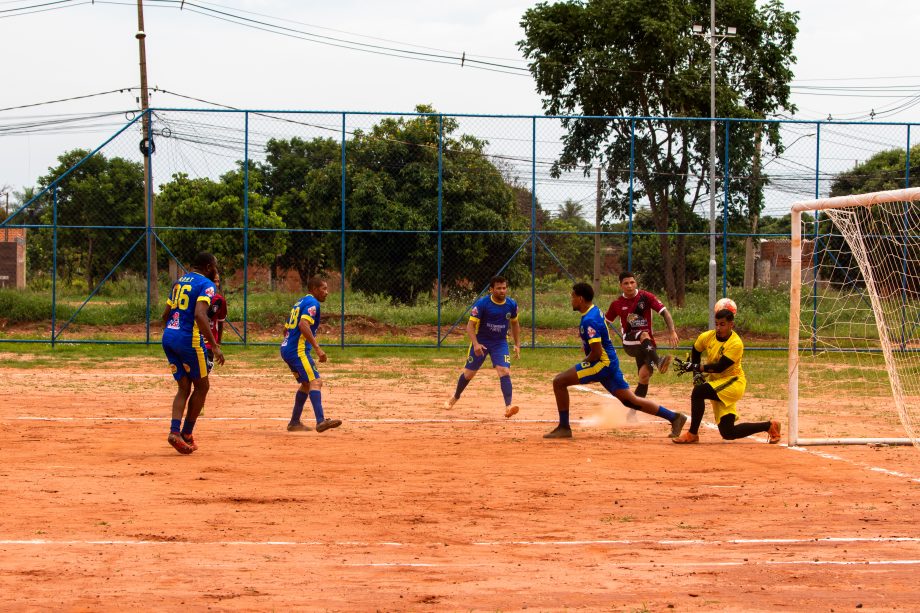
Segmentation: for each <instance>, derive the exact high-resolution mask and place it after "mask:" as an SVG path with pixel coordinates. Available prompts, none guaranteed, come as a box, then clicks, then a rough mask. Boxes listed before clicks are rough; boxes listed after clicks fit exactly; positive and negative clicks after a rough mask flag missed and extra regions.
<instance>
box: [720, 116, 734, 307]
mask: <svg viewBox="0 0 920 613" xmlns="http://www.w3.org/2000/svg"><path fill="white" fill-rule="evenodd" d="M730 127H731V121H729V120H727V119H726V120H725V161H724V163H723V166H724V167H725V173H724V175H723V177H722V296H723V297H724V296H725V295H726V294H727V293H728V192H729V190H730V189H731V176H732V174H731V163H730V161H729V158H728V138H729V128H730Z"/></svg>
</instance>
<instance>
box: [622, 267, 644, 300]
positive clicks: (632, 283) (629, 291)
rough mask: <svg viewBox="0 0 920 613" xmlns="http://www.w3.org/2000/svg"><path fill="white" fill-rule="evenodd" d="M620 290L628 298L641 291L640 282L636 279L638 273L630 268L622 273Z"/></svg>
mask: <svg viewBox="0 0 920 613" xmlns="http://www.w3.org/2000/svg"><path fill="white" fill-rule="evenodd" d="M620 291H621V292H623V295H624V296H626V297H627V298H632V297H633V296H635V295H636V292H638V291H639V282H638V281H636V275H634V274H633V273H632V272H630V271H628V270H624V271H623V272H621V273H620Z"/></svg>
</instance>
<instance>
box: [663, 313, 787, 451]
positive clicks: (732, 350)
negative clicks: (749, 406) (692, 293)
mask: <svg viewBox="0 0 920 613" xmlns="http://www.w3.org/2000/svg"><path fill="white" fill-rule="evenodd" d="M715 320H716V324H715V330H707V331H706V332H703V333H702V334H700V335H699V336H698V337H697V338H696V342H694V343H693V349H691V351H690V361H689V362H680V361H679V362H678V374H683V373H685V372H692V373H695V374H694V386H693V393H692V394H691V395H690V415H691V418H690V427H689V428H688V429H687V431H686V432H684V433H683V434H682V435H681V436H679V437H678V438H675V439H674V442H675V443H679V444H687V443H697V442H699V440H700V437H699V431H700V424H702V423H703V415H704V414H705V413H706V402H705V401H706V400H709V401H711V402H712V412H713V413H714V414H715V417H716V423H717V424H719V434H721V435H722V438H724V439H726V440H734V439H737V438H744V437H746V436H751V435H752V434H757V433H758V432H766V433H767V435H768V436H769V437H770V438H769V441H770V443H771V444H775V443H778V442H779V440H780V423H779V422H778V421H776V420H775V419H771V420H770V421H762V422H755V423H744V424H736V423H735V420H736V419H738V406H737V405H738V401H739V400H741V397H742V396H743V395H744V389H745V387H746V386H747V379H745V376H744V369H742V368H741V357H742V356H743V355H744V343H742V342H741V337H740V336H738V333H737V332H735V330H734V328H735V314H734V313H732V312H731V311H730V310H728V309H722V310H720V311H718V312H717V313H716V318H715ZM704 353H705V356H706V363H705V364H703V363H702V361H701V358H702V357H703V355H704Z"/></svg>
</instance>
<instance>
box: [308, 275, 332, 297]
mask: <svg viewBox="0 0 920 613" xmlns="http://www.w3.org/2000/svg"><path fill="white" fill-rule="evenodd" d="M307 290H308V291H309V292H310V293H311V294H312V295H313V297H314V298H316V299H317V300H319V301H320V302H326V296H328V295H329V284H328V283H326V279H324V278H323V277H320V276H319V275H316V276H313V277H310V278H309V279H308V280H307Z"/></svg>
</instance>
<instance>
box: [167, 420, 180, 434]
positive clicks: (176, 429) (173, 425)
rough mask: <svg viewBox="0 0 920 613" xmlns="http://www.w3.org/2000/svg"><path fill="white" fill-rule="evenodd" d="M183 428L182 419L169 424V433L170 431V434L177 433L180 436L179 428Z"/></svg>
mask: <svg viewBox="0 0 920 613" xmlns="http://www.w3.org/2000/svg"><path fill="white" fill-rule="evenodd" d="M181 427H182V420H181V419H174V420H172V421H171V422H169V431H170V432H175V433H176V434H179V428H181Z"/></svg>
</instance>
